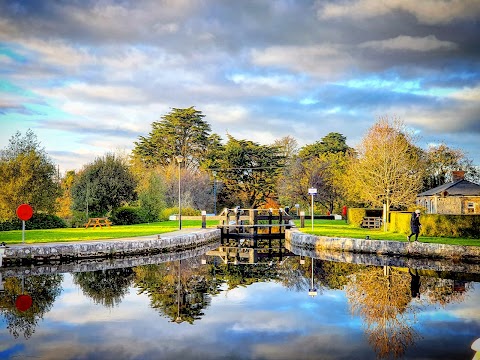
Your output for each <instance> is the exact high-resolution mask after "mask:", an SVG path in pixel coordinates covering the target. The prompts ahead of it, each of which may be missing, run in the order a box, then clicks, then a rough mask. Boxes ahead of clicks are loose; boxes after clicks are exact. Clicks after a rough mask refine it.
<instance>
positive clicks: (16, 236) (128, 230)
mask: <svg viewBox="0 0 480 360" xmlns="http://www.w3.org/2000/svg"><path fill="white" fill-rule="evenodd" d="M217 224H218V221H216V220H207V227H215V226H216V225H217ZM295 224H296V226H297V227H299V226H300V221H299V220H298V221H297V220H296V221H295ZM201 227H202V222H201V221H200V220H183V221H182V228H201ZM176 230H178V221H163V222H156V223H151V224H139V225H114V226H112V227H110V228H105V227H102V228H88V229H85V228H74V229H70V228H69V229H48V230H26V231H25V242H26V243H27V244H32V243H45V242H62V241H82V240H101V239H120V238H128V237H136V236H146V235H156V234H162V233H167V232H172V231H176ZM299 230H300V231H302V232H304V233H307V234H314V235H322V236H334V237H346V238H354V239H365V238H366V236H369V237H370V239H372V240H394V241H407V239H406V235H405V234H399V233H393V232H384V231H383V230H373V229H362V228H357V227H354V226H351V225H348V224H345V221H343V220H314V222H313V231H312V223H311V221H310V220H307V219H305V227H304V228H303V229H299ZM419 240H420V241H422V242H426V243H439V244H450V245H471V246H480V239H463V238H447V237H425V236H420V237H419ZM1 242H5V243H7V244H21V243H22V231H21V230H15V231H0V243H1Z"/></svg>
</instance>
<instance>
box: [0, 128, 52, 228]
mask: <svg viewBox="0 0 480 360" xmlns="http://www.w3.org/2000/svg"><path fill="white" fill-rule="evenodd" d="M0 179H2V186H1V188H0V219H1V220H11V219H14V218H15V217H16V215H15V210H16V208H17V207H18V206H19V205H20V204H22V203H28V204H30V205H31V206H32V207H33V209H34V211H36V212H46V213H49V214H52V213H54V212H55V200H56V198H57V197H58V196H59V195H60V193H61V190H60V186H59V183H58V175H57V169H56V166H55V164H54V163H53V161H52V160H51V159H50V158H49V157H48V155H47V153H46V152H45V150H44V149H43V148H42V147H41V146H40V143H39V142H38V140H37V137H36V135H35V134H34V133H33V131H32V130H27V132H26V133H25V135H24V136H22V134H21V133H20V132H17V133H16V134H15V135H14V136H12V138H11V139H10V140H9V144H8V146H7V147H6V148H5V149H3V150H1V151H0Z"/></svg>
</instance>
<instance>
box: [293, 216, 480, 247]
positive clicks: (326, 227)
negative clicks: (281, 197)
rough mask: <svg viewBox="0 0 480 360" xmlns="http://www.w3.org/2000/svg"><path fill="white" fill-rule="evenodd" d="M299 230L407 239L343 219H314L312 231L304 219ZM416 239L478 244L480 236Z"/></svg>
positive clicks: (308, 221)
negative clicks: (352, 223) (350, 223)
mask: <svg viewBox="0 0 480 360" xmlns="http://www.w3.org/2000/svg"><path fill="white" fill-rule="evenodd" d="M295 224H296V226H297V227H299V226H300V221H295ZM299 230H300V231H302V232H304V233H307V234H314V235H319V236H333V237H346V238H354V239H365V238H366V237H367V236H368V237H369V238H370V239H372V240H393V241H404V242H406V241H407V237H406V235H405V234H400V233H393V232H390V231H387V232H385V231H383V229H379V230H377V229H364V228H358V227H354V226H351V225H348V224H346V223H345V221H344V220H314V222H313V231H312V222H311V221H310V220H307V219H305V227H304V228H303V229H299ZM418 240H419V241H421V242H425V243H437V244H449V245H469V246H480V238H479V239H467V238H449V237H426V236H419V238H418Z"/></svg>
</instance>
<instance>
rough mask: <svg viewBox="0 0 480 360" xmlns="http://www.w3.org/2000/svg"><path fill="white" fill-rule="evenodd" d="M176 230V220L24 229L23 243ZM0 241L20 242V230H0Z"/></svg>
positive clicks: (189, 223) (197, 224) (185, 224)
mask: <svg viewBox="0 0 480 360" xmlns="http://www.w3.org/2000/svg"><path fill="white" fill-rule="evenodd" d="M217 224H218V221H213V220H210V221H207V227H214V226H216V225H217ZM201 227H202V222H201V221H200V220H199V221H196V220H183V221H182V228H201ZM177 230H178V221H163V222H156V223H151V224H139V225H114V226H112V227H110V228H108V227H102V228H98V227H96V228H88V229H85V228H73V229H70V228H68V229H46V230H26V231H25V243H27V244H32V243H45V242H64V241H82V240H101V239H120V238H128V237H136V236H146V235H156V234H163V233H167V232H171V231H177ZM0 242H5V243H7V244H19V243H22V231H21V230H14V231H0Z"/></svg>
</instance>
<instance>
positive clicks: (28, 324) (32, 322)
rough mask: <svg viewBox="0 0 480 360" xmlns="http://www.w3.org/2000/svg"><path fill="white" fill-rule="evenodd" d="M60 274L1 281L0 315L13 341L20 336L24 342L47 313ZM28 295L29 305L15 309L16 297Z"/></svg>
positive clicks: (59, 280) (57, 289)
mask: <svg viewBox="0 0 480 360" xmlns="http://www.w3.org/2000/svg"><path fill="white" fill-rule="evenodd" d="M62 279H63V277H62V275H44V276H33V277H26V278H23V277H21V278H17V277H9V278H7V279H2V277H1V276H0V282H1V289H2V290H1V291H0V314H1V315H2V317H3V318H4V321H5V324H6V328H7V329H8V331H9V332H10V334H11V335H12V336H13V337H14V338H18V337H19V336H20V335H23V337H24V338H25V339H28V338H30V337H31V336H32V334H33V333H34V332H35V328H36V326H37V324H38V323H39V321H40V320H42V319H43V317H44V315H45V314H46V313H47V312H48V311H50V309H51V307H52V305H53V302H54V301H55V299H56V298H57V296H58V295H59V294H60V292H61V290H62V289H61V283H62ZM27 294H28V296H30V298H31V299H32V300H31V305H30V306H29V307H28V308H27V309H23V308H21V307H20V308H19V307H18V303H17V299H18V297H19V296H22V295H27Z"/></svg>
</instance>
